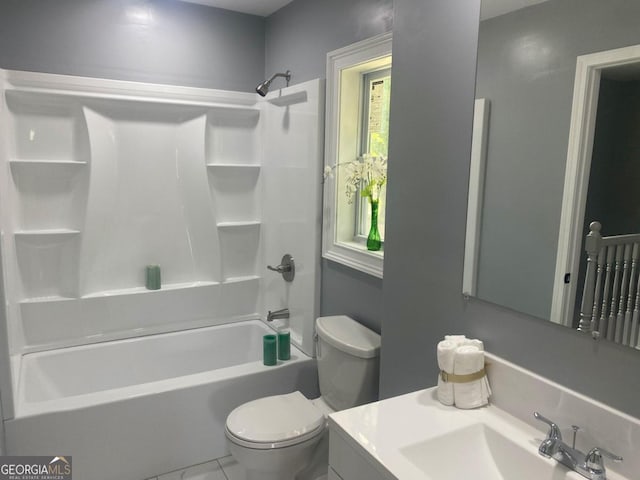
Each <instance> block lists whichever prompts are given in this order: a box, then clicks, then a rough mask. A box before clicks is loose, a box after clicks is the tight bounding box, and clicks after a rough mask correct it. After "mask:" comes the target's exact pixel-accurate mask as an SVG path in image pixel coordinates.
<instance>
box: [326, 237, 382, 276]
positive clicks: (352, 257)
mask: <svg viewBox="0 0 640 480" xmlns="http://www.w3.org/2000/svg"><path fill="white" fill-rule="evenodd" d="M322 256H323V257H324V258H326V259H327V260H331V261H334V262H338V263H341V264H343V265H346V266H347V267H350V268H354V269H356V270H360V271H361V272H364V273H367V274H369V275H373V276H374V277H378V278H382V277H383V263H384V251H383V250H380V251H377V252H372V251H370V250H367V247H366V246H365V245H363V244H361V243H358V242H349V241H340V242H335V243H333V244H332V245H331V246H330V248H328V249H326V250H325V251H324V252H323V254H322Z"/></svg>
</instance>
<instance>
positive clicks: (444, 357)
mask: <svg viewBox="0 0 640 480" xmlns="http://www.w3.org/2000/svg"><path fill="white" fill-rule="evenodd" d="M457 348H458V343H457V342H455V341H453V340H442V341H441V342H439V343H438V368H439V369H440V370H444V371H445V372H447V373H453V366H454V361H455V356H456V349H457ZM437 393H438V400H440V403H442V404H444V405H453V404H454V397H453V384H452V383H447V382H445V381H443V380H442V376H441V375H438V390H437Z"/></svg>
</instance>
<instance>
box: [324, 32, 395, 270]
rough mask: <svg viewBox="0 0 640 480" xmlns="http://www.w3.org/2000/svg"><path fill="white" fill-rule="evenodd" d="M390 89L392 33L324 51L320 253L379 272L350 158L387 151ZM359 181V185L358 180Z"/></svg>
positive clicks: (367, 211) (379, 254) (381, 214)
mask: <svg viewBox="0 0 640 480" xmlns="http://www.w3.org/2000/svg"><path fill="white" fill-rule="evenodd" d="M390 92H391V34H384V35H380V36H377V37H374V38H371V39H369V40H365V41H363V42H359V43H356V44H354V45H350V46H348V47H345V48H341V49H339V50H335V51H333V52H330V53H329V54H328V55H327V111H326V129H325V130H326V141H325V169H327V170H329V171H330V172H331V174H332V176H333V178H327V179H326V180H325V190H324V212H323V247H322V254H323V257H325V258H327V259H329V260H333V261H336V262H340V263H342V264H345V265H348V266H350V267H352V268H356V269H358V270H361V271H363V272H366V273H369V274H371V275H375V276H377V277H382V273H383V271H382V264H383V259H384V253H383V250H380V251H370V250H367V246H366V240H367V235H368V233H369V228H370V222H371V205H370V203H369V201H368V200H367V199H366V198H363V197H361V196H360V195H359V194H358V193H356V194H355V195H354V196H353V198H354V201H351V200H350V199H349V198H348V197H347V195H346V191H347V185H348V182H347V177H349V172H350V170H349V168H350V166H349V164H350V163H352V162H356V161H357V160H358V159H359V158H361V157H362V156H363V155H365V154H368V155H374V156H382V157H384V158H386V157H387V152H388V138H389V106H390ZM361 186H363V185H361ZM385 203H386V189H385V188H384V187H383V188H382V189H381V191H380V200H379V207H378V228H379V230H380V234H381V238H382V240H383V241H384V218H385Z"/></svg>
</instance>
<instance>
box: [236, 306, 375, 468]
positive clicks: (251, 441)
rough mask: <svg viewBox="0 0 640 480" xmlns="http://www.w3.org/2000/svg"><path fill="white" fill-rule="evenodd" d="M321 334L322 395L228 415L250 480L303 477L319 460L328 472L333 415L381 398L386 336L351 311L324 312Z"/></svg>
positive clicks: (254, 404)
mask: <svg viewBox="0 0 640 480" xmlns="http://www.w3.org/2000/svg"><path fill="white" fill-rule="evenodd" d="M316 333H317V337H316V338H317V344H316V353H317V360H318V378H319V383H320V397H319V398H316V399H313V400H309V399H307V398H306V397H305V396H304V395H303V394H302V393H300V392H293V393H287V394H285V395H274V396H271V397H264V398H259V399H257V400H253V401H251V402H247V403H245V404H243V405H240V406H239V407H237V408H236V409H235V410H233V411H232V412H231V413H230V414H229V416H228V417H227V422H226V428H225V433H226V436H227V444H228V446H229V451H230V452H231V455H233V457H234V458H235V460H236V461H237V462H238V463H239V464H240V465H241V466H243V467H244V468H245V470H246V473H247V480H294V479H296V480H303V479H301V478H298V477H297V476H298V474H301V472H312V471H314V469H313V467H314V464H316V463H317V464H318V466H319V468H320V469H322V468H324V469H325V471H326V465H327V461H328V459H327V450H326V442H327V438H326V437H327V417H328V415H329V414H330V413H332V412H335V411H338V410H344V409H346V408H351V407H355V406H357V405H362V404H364V403H369V402H372V401H375V400H377V399H378V372H379V354H380V335H378V334H377V333H375V332H373V331H371V330H369V329H368V328H366V327H365V326H363V325H361V324H359V323H358V322H356V321H355V320H353V319H352V318H350V317H347V316H345V315H336V316H331V317H319V318H318V319H317V320H316ZM323 444H324V445H323ZM323 447H324V448H323ZM325 473H326V472H325Z"/></svg>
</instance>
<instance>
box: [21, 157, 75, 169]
mask: <svg viewBox="0 0 640 480" xmlns="http://www.w3.org/2000/svg"><path fill="white" fill-rule="evenodd" d="M9 163H10V164H11V165H12V166H13V165H17V166H23V165H24V166H30V167H50V166H60V167H65V166H72V167H78V166H82V165H86V164H87V162H81V161H78V160H20V159H14V160H10V161H9Z"/></svg>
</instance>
